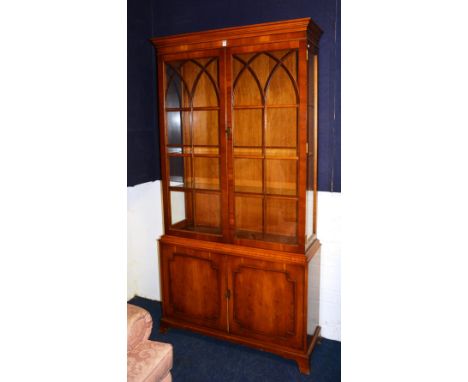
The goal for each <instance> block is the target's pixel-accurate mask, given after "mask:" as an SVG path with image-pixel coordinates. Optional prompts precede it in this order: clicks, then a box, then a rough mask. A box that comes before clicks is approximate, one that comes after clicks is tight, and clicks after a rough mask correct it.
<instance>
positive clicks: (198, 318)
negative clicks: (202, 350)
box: [161, 245, 227, 331]
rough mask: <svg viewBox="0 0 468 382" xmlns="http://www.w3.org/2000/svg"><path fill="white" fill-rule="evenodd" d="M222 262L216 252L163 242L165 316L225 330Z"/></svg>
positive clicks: (221, 257)
mask: <svg viewBox="0 0 468 382" xmlns="http://www.w3.org/2000/svg"><path fill="white" fill-rule="evenodd" d="M225 264H226V256H223V255H220V254H217V253H211V252H204V251H196V250H193V249H189V248H182V247H176V246H168V245H162V246H161V269H162V271H163V272H161V275H162V284H163V289H162V290H163V309H164V315H165V316H166V317H168V318H176V319H180V320H183V321H185V322H188V323H194V324H197V325H201V326H204V327H208V328H213V329H218V330H222V331H227V306H226V304H227V301H226V290H227V286H226V268H225Z"/></svg>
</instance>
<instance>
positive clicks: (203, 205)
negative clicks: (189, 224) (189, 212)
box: [195, 192, 221, 230]
mask: <svg viewBox="0 0 468 382" xmlns="http://www.w3.org/2000/svg"><path fill="white" fill-rule="evenodd" d="M220 225H221V206H220V196H219V193H201V192H195V226H196V227H211V228H219V227H220ZM197 230H198V229H197Z"/></svg>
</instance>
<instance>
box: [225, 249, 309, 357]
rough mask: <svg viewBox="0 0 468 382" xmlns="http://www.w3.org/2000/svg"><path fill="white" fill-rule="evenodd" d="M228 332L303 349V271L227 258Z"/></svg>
mask: <svg viewBox="0 0 468 382" xmlns="http://www.w3.org/2000/svg"><path fill="white" fill-rule="evenodd" d="M228 288H229V289H230V291H231V297H230V302H229V327H230V332H231V333H233V334H237V335H242V336H246V337H252V338H256V339H259V340H263V341H267V342H271V343H275V344H279V345H285V346H293V347H296V348H302V347H303V346H304V341H305V338H304V336H303V333H304V330H303V329H304V322H303V321H304V320H303V313H304V270H303V268H302V267H300V266H295V265H287V264H281V263H273V262H266V261H259V260H249V259H247V258H234V257H232V258H229V260H228Z"/></svg>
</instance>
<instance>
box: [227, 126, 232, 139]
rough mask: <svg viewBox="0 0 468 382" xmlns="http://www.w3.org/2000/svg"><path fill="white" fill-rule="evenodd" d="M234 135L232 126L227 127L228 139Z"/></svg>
mask: <svg viewBox="0 0 468 382" xmlns="http://www.w3.org/2000/svg"><path fill="white" fill-rule="evenodd" d="M231 134H232V129H231V126H227V127H226V137H228V138H229V136H230V135H231Z"/></svg>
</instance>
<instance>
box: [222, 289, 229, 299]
mask: <svg viewBox="0 0 468 382" xmlns="http://www.w3.org/2000/svg"><path fill="white" fill-rule="evenodd" d="M224 297H226V298H227V299H230V298H231V291H230V290H229V289H226V293H224Z"/></svg>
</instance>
